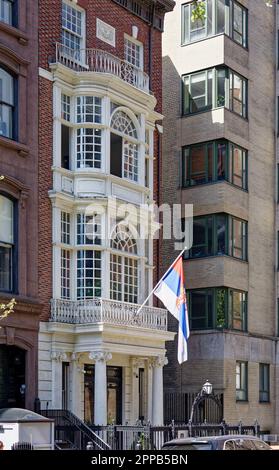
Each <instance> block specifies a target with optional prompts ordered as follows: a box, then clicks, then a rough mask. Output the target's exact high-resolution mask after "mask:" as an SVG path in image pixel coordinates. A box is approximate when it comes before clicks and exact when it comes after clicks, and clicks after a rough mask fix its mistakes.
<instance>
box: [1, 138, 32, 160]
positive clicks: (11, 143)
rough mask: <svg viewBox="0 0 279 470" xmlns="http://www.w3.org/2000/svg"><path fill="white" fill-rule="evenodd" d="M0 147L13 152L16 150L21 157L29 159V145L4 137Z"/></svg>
mask: <svg viewBox="0 0 279 470" xmlns="http://www.w3.org/2000/svg"><path fill="white" fill-rule="evenodd" d="M0 145H1V146H3V147H6V148H8V149H11V150H16V151H17V152H18V155H19V156H20V157H27V155H28V154H29V147H28V146H27V145H25V144H21V143H20V142H16V141H15V140H11V139H8V138H7V137H3V136H2V135H1V136H0Z"/></svg>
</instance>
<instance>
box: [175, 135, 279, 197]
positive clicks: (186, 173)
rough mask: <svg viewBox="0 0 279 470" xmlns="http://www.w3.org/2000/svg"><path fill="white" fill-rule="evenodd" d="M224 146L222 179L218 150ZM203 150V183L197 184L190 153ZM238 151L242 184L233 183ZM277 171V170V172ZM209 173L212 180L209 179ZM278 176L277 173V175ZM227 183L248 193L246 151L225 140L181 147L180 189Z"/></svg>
mask: <svg viewBox="0 0 279 470" xmlns="http://www.w3.org/2000/svg"><path fill="white" fill-rule="evenodd" d="M222 145H225V146H226V149H225V153H226V155H225V165H224V167H225V168H224V169H225V175H224V177H222V178H221V177H220V175H219V174H218V151H219V148H220V147H221V146H222ZM210 146H212V168H211V169H210V170H209V148H210ZM199 147H200V148H202V147H203V149H204V162H205V164H204V166H205V168H204V175H205V176H204V181H202V182H199V181H198V180H197V179H194V178H193V176H196V175H195V174H193V172H192V160H193V156H192V153H193V151H194V150H195V149H196V148H199ZM235 149H238V150H239V151H240V152H241V155H242V176H241V182H242V184H241V185H239V184H236V183H235V182H234V180H235V177H237V176H238V175H237V174H236V173H234V169H235V158H234V150H235ZM278 171H279V170H278ZM210 173H211V175H212V178H211V179H210V176H211V175H210ZM278 174H279V173H278ZM222 181H227V182H229V183H231V184H232V185H233V186H235V187H237V188H239V189H243V190H244V191H248V150H246V149H244V148H243V147H240V145H237V144H235V143H233V142H230V141H229V140H226V139H217V140H210V141H206V142H200V143H196V144H193V145H186V146H184V147H182V188H189V187H195V186H200V185H203V184H212V183H217V182H222Z"/></svg>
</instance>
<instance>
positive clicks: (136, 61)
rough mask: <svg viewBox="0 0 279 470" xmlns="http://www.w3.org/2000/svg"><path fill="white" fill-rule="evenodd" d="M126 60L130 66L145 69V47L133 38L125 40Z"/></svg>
mask: <svg viewBox="0 0 279 470" xmlns="http://www.w3.org/2000/svg"><path fill="white" fill-rule="evenodd" d="M124 58H125V60H126V61H127V62H129V64H132V65H134V66H135V67H137V68H138V69H143V45H142V43H140V42H139V41H136V40H135V39H133V38H128V37H126V36H125V38H124Z"/></svg>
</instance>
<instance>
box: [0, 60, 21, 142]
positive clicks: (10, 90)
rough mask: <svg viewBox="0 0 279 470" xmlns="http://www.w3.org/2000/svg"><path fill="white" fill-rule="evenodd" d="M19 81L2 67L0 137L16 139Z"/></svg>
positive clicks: (0, 82)
mask: <svg viewBox="0 0 279 470" xmlns="http://www.w3.org/2000/svg"><path fill="white" fill-rule="evenodd" d="M16 85H17V80H16V79H15V78H14V77H13V76H12V75H11V74H9V73H8V72H7V71H6V70H4V69H3V68H1V67H0V136H3V137H8V138H10V139H15V138H16V137H17V136H16V134H17V126H16Z"/></svg>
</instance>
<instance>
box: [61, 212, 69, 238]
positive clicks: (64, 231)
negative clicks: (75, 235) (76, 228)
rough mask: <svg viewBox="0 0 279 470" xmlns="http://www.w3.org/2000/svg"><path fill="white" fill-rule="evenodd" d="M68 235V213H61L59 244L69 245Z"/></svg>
mask: <svg viewBox="0 0 279 470" xmlns="http://www.w3.org/2000/svg"><path fill="white" fill-rule="evenodd" d="M70 234H71V224H70V214H69V213H68V212H61V243H65V245H70V238H71V237H70Z"/></svg>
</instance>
